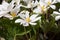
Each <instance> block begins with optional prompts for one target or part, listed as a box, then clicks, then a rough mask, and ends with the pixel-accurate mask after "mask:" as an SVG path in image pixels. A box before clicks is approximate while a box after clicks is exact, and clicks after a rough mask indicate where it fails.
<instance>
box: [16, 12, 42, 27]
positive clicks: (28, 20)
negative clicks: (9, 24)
mask: <svg viewBox="0 0 60 40" xmlns="http://www.w3.org/2000/svg"><path fill="white" fill-rule="evenodd" d="M37 16H38V15H36V14H33V15H31V16H29V12H28V11H25V13H24V12H23V13H21V14H20V17H21V19H17V20H16V21H15V23H20V25H21V24H23V26H29V24H31V25H36V24H37V23H35V22H36V21H38V20H40V19H41V17H37Z"/></svg>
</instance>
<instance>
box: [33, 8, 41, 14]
mask: <svg viewBox="0 0 60 40" xmlns="http://www.w3.org/2000/svg"><path fill="white" fill-rule="evenodd" d="M33 12H34V13H38V14H39V13H41V8H35V9H34V10H33Z"/></svg>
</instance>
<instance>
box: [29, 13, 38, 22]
mask: <svg viewBox="0 0 60 40" xmlns="http://www.w3.org/2000/svg"><path fill="white" fill-rule="evenodd" d="M37 16H38V14H34V15H32V16H30V19H31V21H32V20H35V18H36V17H37Z"/></svg>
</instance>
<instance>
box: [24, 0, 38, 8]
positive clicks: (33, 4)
mask: <svg viewBox="0 0 60 40" xmlns="http://www.w3.org/2000/svg"><path fill="white" fill-rule="evenodd" d="M37 4H38V1H37V0H35V2H34V1H33V0H32V1H31V0H30V1H29V2H28V3H27V6H24V5H23V7H25V8H33V7H36V6H37Z"/></svg>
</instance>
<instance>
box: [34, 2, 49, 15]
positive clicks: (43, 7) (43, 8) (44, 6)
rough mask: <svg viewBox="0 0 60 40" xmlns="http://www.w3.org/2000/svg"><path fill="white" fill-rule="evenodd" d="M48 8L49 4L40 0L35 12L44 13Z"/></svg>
mask: <svg viewBox="0 0 60 40" xmlns="http://www.w3.org/2000/svg"><path fill="white" fill-rule="evenodd" d="M47 9H48V7H47V4H46V3H44V2H42V1H39V3H38V5H37V8H35V9H34V10H33V12H34V13H40V14H42V13H43V12H46V11H47Z"/></svg>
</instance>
